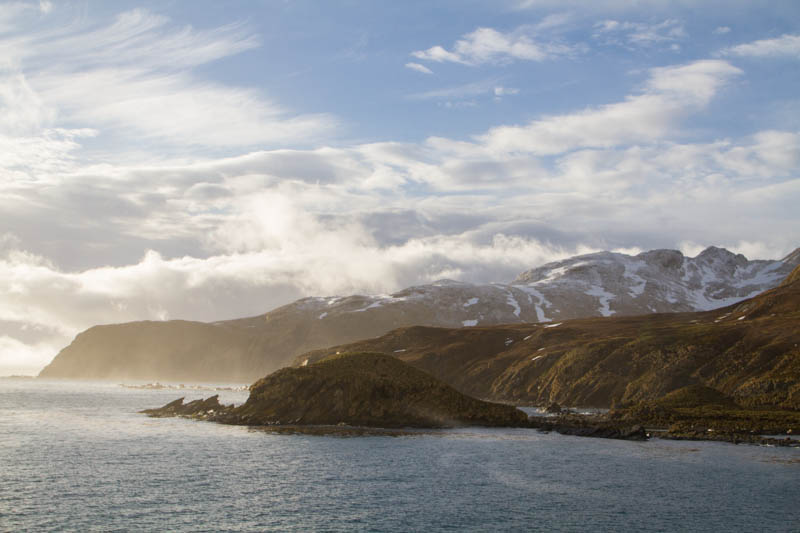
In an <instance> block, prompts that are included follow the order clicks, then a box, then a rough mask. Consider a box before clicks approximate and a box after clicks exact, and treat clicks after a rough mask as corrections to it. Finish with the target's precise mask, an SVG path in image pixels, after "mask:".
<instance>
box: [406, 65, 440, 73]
mask: <svg viewBox="0 0 800 533" xmlns="http://www.w3.org/2000/svg"><path fill="white" fill-rule="evenodd" d="M406 68H410V69H411V70H416V71H417V72H422V73H423V74H433V71H432V70H431V69H429V68H428V67H426V66H425V65H421V64H419V63H406Z"/></svg>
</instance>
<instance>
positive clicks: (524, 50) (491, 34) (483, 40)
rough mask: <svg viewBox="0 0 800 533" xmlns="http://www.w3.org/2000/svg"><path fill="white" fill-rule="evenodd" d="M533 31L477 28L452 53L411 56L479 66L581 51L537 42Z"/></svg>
mask: <svg viewBox="0 0 800 533" xmlns="http://www.w3.org/2000/svg"><path fill="white" fill-rule="evenodd" d="M548 27H549V25H548ZM534 29H535V28H533V27H530V26H525V27H521V28H518V29H516V30H514V31H511V32H508V33H503V32H500V31H497V30H495V29H493V28H478V29H476V30H475V31H473V32H471V33H468V34H466V35H464V36H463V37H462V38H461V39H459V40H458V41H456V42H455V44H454V45H453V47H452V49H451V50H447V49H445V48H444V47H442V46H441V45H436V46H432V47H431V48H428V49H427V50H418V51H416V52H412V54H411V55H412V56H414V57H416V58H417V59H421V60H424V61H434V62H437V63H443V62H452V63H460V64H462V65H469V66H476V65H482V64H485V63H500V64H502V63H509V62H512V61H545V60H548V59H555V58H558V57H565V56H570V55H573V54H575V53H577V52H578V51H579V50H581V47H580V46H578V45H571V44H565V43H560V42H553V41H548V42H539V41H537V40H535V39H534V34H535V31H533V30H534Z"/></svg>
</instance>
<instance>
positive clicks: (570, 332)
mask: <svg viewBox="0 0 800 533" xmlns="http://www.w3.org/2000/svg"><path fill="white" fill-rule="evenodd" d="M799 345H800V267H799V268H798V269H795V271H793V273H792V274H791V275H790V276H789V277H788V278H787V280H786V281H785V282H784V283H783V284H782V285H781V286H779V287H777V288H775V289H772V290H770V291H766V292H764V293H762V294H761V295H758V296H756V297H754V298H751V299H749V300H745V301H743V302H740V303H738V304H735V305H732V306H729V307H727V308H724V309H718V310H714V311H708V312H702V313H679V314H660V315H646V316H638V317H618V318H617V317H610V318H593V319H579V320H571V321H566V322H564V323H563V324H561V325H559V326H556V327H547V325H542V324H528V325H519V326H517V325H514V326H497V327H486V328H467V329H443V328H426V327H414V328H403V329H399V330H395V331H392V332H390V333H388V334H387V335H384V336H382V337H379V338H376V339H369V340H365V341H361V342H358V343H354V344H350V345H345V346H340V347H336V348H332V349H328V350H319V351H316V352H310V353H308V354H305V355H303V356H300V357H298V358H297V360H296V362H297V364H300V363H302V362H303V361H305V360H310V361H314V360H317V359H319V358H322V357H324V356H326V355H328V354H330V353H333V352H336V351H341V352H348V351H378V352H383V353H387V354H391V355H393V356H395V357H397V358H399V359H402V360H404V361H407V362H409V363H411V364H413V365H414V366H417V367H418V368H422V369H424V370H426V371H428V372H430V373H431V374H433V375H435V376H437V377H439V378H441V379H442V380H444V381H445V382H447V383H449V384H451V385H453V386H454V387H456V388H457V389H458V390H460V391H462V392H464V393H466V394H469V395H472V396H477V397H482V398H490V399H495V400H504V401H512V402H520V403H527V402H530V403H535V404H545V403H549V402H552V401H556V402H558V403H561V404H566V405H586V406H600V407H602V406H610V405H613V404H624V403H634V402H638V401H642V400H649V399H654V398H659V397H661V396H664V395H666V394H668V393H669V392H671V391H674V390H677V389H679V388H681V387H684V386H688V385H693V384H702V385H705V386H708V387H711V388H714V389H717V390H719V391H721V392H723V393H724V394H727V395H730V396H732V397H733V398H734V399H735V401H736V402H737V403H739V404H740V405H743V406H750V407H755V406H779V407H784V408H791V409H800V348H798V346H799Z"/></svg>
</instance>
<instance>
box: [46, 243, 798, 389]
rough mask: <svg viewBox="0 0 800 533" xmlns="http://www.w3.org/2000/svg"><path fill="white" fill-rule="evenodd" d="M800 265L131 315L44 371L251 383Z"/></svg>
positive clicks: (592, 260) (666, 301)
mask: <svg viewBox="0 0 800 533" xmlns="http://www.w3.org/2000/svg"><path fill="white" fill-rule="evenodd" d="M798 264H800V249H799V250H797V251H795V252H793V253H792V254H790V255H789V256H787V257H785V258H784V259H782V260H779V261H748V260H747V258H745V257H744V256H742V255H736V254H733V253H731V252H729V251H727V250H723V249H720V248H708V249H707V250H705V251H703V252H702V253H701V254H700V255H698V256H697V257H693V258H690V257H685V256H683V254H681V253H680V252H677V251H674V250H654V251H650V252H645V253H641V254H639V255H636V256H630V255H625V254H619V253H610V252H600V253H595V254H588V255H582V256H578V257H572V258H569V259H565V260H563V261H556V262H553V263H548V264H546V265H544V266H541V267H538V268H535V269H533V270H529V271H527V272H525V273H523V274H521V275H520V276H519V277H518V278H517V279H516V280H514V281H513V282H511V283H509V284H490V285H474V284H470V283H461V282H457V281H449V280H443V281H438V282H435V283H432V284H429V285H421V286H418V287H410V288H407V289H404V290H401V291H399V292H396V293H394V294H386V295H372V296H362V295H357V296H329V297H311V298H303V299H301V300H297V301H296V302H293V303H291V304H288V305H285V306H283V307H280V308H278V309H275V310H273V311H270V312H269V313H266V314H264V315H260V316H255V317H250V318H241V319H237V320H228V321H224V322H214V323H210V324H209V323H201V322H184V321H178V320H175V321H169V322H132V323H129V324H116V325H107V326H97V327H94V328H91V329H89V330H87V331H85V332H83V333H81V334H80V335H78V337H76V339H75V340H74V341H73V342H72V344H70V345H69V346H67V347H66V348H64V349H63V350H62V351H61V353H59V354H58V356H56V358H55V359H54V360H53V362H52V363H51V364H50V365H49V366H48V367H47V368H45V369H44V370H43V371H42V374H41V375H43V376H47V377H71V378H96V379H146V380H149V379H161V380H175V381H185V380H200V381H202V380H207V381H216V382H219V381H226V380H228V381H250V380H253V379H257V378H259V377H261V376H264V375H265V374H267V373H269V372H272V371H273V370H276V369H277V368H280V367H282V366H285V365H287V364H289V363H290V362H291V361H292V359H293V358H294V357H295V356H297V355H299V354H302V353H305V352H308V351H310V350H315V349H319V348H324V347H327V346H333V345H340V344H345V343H350V342H354V341H357V340H361V339H366V338H370V337H377V336H380V335H383V334H385V333H387V332H389V331H391V330H393V329H396V328H400V327H405V326H441V327H465V326H466V327H469V326H489V325H497V324H513V323H521V322H550V323H551V324H550V325H551V326H556V325H558V324H560V323H561V321H562V320H566V319H570V318H581V317H595V316H610V315H634V314H646V313H654V312H674V311H700V310H708V309H713V308H716V307H723V306H726V305H730V304H732V303H735V302H737V301H739V300H743V299H745V298H748V297H750V296H753V295H755V294H757V293H759V292H762V291H764V290H767V289H771V288H773V287H775V286H777V285H778V284H779V283H780V282H781V280H783V279H784V278H785V277H786V276H787V275H788V274H789V273H790V272H791V271H792V269H793V267H794V266H796V265H798Z"/></svg>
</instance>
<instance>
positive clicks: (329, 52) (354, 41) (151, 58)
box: [0, 0, 800, 373]
mask: <svg viewBox="0 0 800 533" xmlns="http://www.w3.org/2000/svg"><path fill="white" fill-rule="evenodd" d="M798 95H800V3H797V2H795V1H791V0H787V1H772V2H759V3H758V4H756V3H754V2H745V1H735V0H729V1H713V0H712V1H705V2H691V1H669V2H668V1H663V0H649V1H647V0H641V1H638V2H631V1H622V0H606V1H593V2H579V1H575V0H562V1H550V0H507V1H494V2H480V1H463V0H462V1H438V2H430V1H428V2H424V1H419V2H416V1H409V2H388V1H385V2H384V1H340V2H322V1H318V2H311V1H300V0H298V1H294V0H292V1H289V0H287V1H261V2H177V1H173V2H78V1H72V2H57V1H44V0H43V1H41V2H39V1H28V2H26V1H14V2H2V3H0V294H2V298H0V370H2V368H16V369H20V368H23V369H24V368H33V367H38V366H41V365H42V364H44V363H45V362H47V360H49V358H50V357H52V355H54V353H55V351H56V350H57V348H59V347H60V346H61V345H63V344H65V343H66V342H68V340H69V338H70V337H71V336H72V335H74V334H75V333H76V332H77V331H80V330H81V329H84V328H86V327H88V326H90V325H92V324H95V323H105V322H118V321H126V320H139V319H165V318H188V319H201V320H215V319H219V318H231V317H236V316H244V315H249V314H256V313H261V312H264V311H266V310H269V309H271V308H273V307H275V306H277V305H281V304H284V303H287V302H289V301H291V300H293V299H295V298H298V297H301V296H305V295H311V294H317V295H320V294H343V293H353V292H385V291H392V290H396V289H399V288H402V287H404V286H407V285H411V284H418V283H426V282H430V281H433V280H435V279H439V278H444V277H448V278H456V279H462V280H465V281H474V282H491V281H508V280H510V279H513V277H514V276H515V275H516V274H517V273H518V272H520V271H522V270H525V269H528V268H531V267H534V266H537V265H540V264H542V263H544V262H546V261H549V260H554V259H558V258H563V257H565V256H569V255H574V254H578V253H588V252H591V251H598V250H617V251H623V252H628V253H636V252H638V251H642V250H647V249H652V248H675V249H680V250H682V251H683V252H684V253H686V254H689V255H694V254H695V253H697V252H698V251H700V250H701V249H702V248H703V247H705V246H708V245H717V246H724V247H727V248H729V249H731V250H734V251H736V252H741V253H744V254H745V255H747V256H748V257H751V258H778V257H781V256H782V255H784V254H786V253H788V252H790V251H791V250H792V249H794V248H795V247H797V246H798V240H797V235H800V231H799V230H800V210H798V209H797V205H800V176H798V168H800V130H799V128H798V124H800V97H798ZM0 373H2V372H0Z"/></svg>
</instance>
